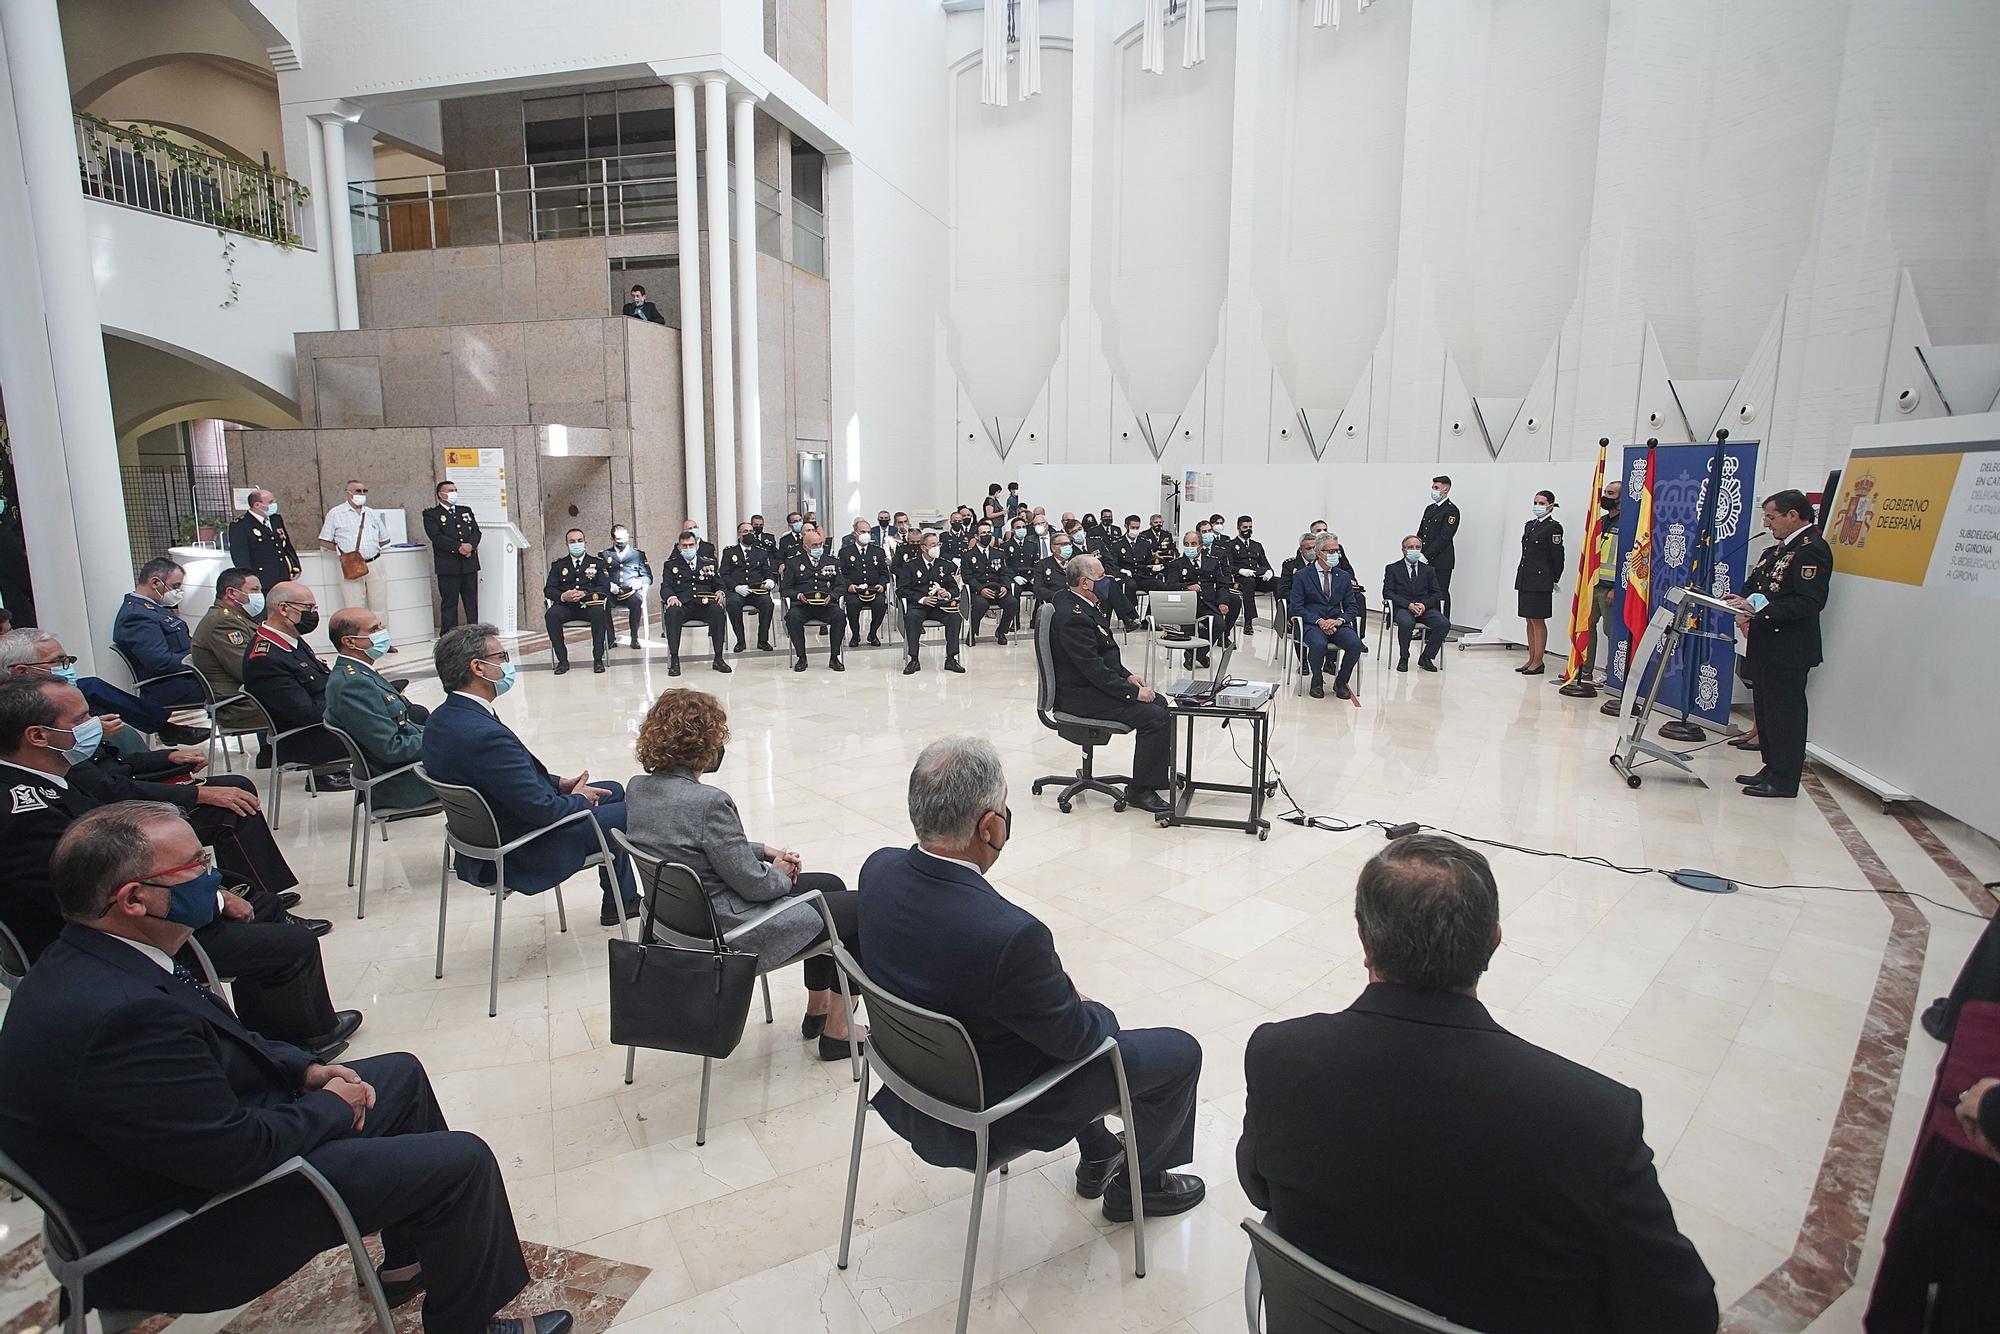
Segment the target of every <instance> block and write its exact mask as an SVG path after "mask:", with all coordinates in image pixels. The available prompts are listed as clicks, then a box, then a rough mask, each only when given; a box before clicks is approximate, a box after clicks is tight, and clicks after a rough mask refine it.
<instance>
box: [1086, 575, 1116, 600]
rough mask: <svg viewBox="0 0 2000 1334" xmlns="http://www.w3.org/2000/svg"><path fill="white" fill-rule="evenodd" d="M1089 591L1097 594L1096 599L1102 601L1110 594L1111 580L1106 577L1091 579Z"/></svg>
mask: <svg viewBox="0 0 2000 1334" xmlns="http://www.w3.org/2000/svg"><path fill="white" fill-rule="evenodd" d="M1090 591H1091V592H1092V593H1094V594H1096V595H1097V599H1098V601H1100V602H1101V601H1103V600H1104V599H1105V598H1108V597H1110V596H1111V580H1110V579H1109V578H1108V577H1107V578H1103V579H1093V580H1091V582H1090Z"/></svg>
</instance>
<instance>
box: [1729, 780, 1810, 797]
mask: <svg viewBox="0 0 2000 1334" xmlns="http://www.w3.org/2000/svg"><path fill="white" fill-rule="evenodd" d="M1743 795H1744V796H1746V797H1784V798H1791V797H1796V796H1798V795H1799V794H1798V791H1797V789H1794V790H1792V791H1790V792H1787V791H1785V789H1783V788H1781V787H1774V786H1773V785H1772V784H1770V783H1756V784H1753V785H1752V786H1750V787H1746V788H1744V789H1743Z"/></svg>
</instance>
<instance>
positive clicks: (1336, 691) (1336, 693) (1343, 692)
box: [1333, 681, 1354, 699]
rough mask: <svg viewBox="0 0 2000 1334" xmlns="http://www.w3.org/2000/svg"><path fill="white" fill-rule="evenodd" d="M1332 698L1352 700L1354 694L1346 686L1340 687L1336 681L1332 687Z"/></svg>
mask: <svg viewBox="0 0 2000 1334" xmlns="http://www.w3.org/2000/svg"><path fill="white" fill-rule="evenodd" d="M1333 697H1334V698H1335V699H1353V698H1354V692H1353V691H1351V690H1349V689H1348V688H1347V687H1346V686H1344V685H1341V684H1340V683H1339V682H1338V681H1336V682H1334V685H1333Z"/></svg>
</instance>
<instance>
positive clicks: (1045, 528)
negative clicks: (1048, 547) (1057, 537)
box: [1035, 523, 1049, 533]
mask: <svg viewBox="0 0 2000 1334" xmlns="http://www.w3.org/2000/svg"><path fill="white" fill-rule="evenodd" d="M1035 531H1036V532H1037V533H1046V532H1047V531H1049V526H1048V525H1047V524H1045V523H1038V524H1036V525H1035Z"/></svg>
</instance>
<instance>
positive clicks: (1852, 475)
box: [1825, 454, 1965, 585]
mask: <svg viewBox="0 0 2000 1334" xmlns="http://www.w3.org/2000/svg"><path fill="white" fill-rule="evenodd" d="M1964 457H1965V456H1964V455H1963V454H1877V455H1873V456H1867V455H1856V456H1855V457H1854V458H1852V459H1851V460H1849V463H1848V475H1847V476H1845V477H1842V478H1841V479H1840V498H1839V499H1838V500H1837V501H1836V502H1835V503H1834V507H1833V509H1832V511H1831V512H1830V513H1829V514H1828V515H1827V518H1826V527H1825V533H1826V540H1827V542H1828V543H1829V544H1831V545H1832V547H1833V565H1834V568H1835V569H1837V570H1839V571H1840V572H1841V573H1842V574H1859V575H1863V576H1866V577H1867V578H1870V579H1888V580H1892V581H1894V582H1895V583H1899V584H1915V585H1921V584H1922V583H1923V582H1924V576H1925V575H1926V574H1927V573H1928V572H1929V570H1930V568H1931V552H1932V551H1933V550H1935V549H1936V547H1937V539H1938V533H1939V531H1940V530H1941V529H1943V527H1944V518H1945V510H1946V509H1947V508H1948V507H1949V506H1950V504H1951V492H1952V487H1953V486H1954V485H1955V484H1956V483H1957V481H1958V464H1959V460H1960V459H1962V458H1964Z"/></svg>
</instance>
